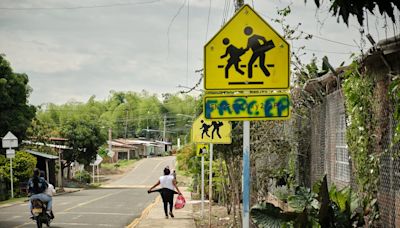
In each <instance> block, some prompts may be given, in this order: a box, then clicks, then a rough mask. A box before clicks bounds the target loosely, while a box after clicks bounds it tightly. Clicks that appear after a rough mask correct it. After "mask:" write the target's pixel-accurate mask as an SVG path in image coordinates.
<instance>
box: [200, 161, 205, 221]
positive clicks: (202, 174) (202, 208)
mask: <svg viewBox="0 0 400 228" xmlns="http://www.w3.org/2000/svg"><path fill="white" fill-rule="evenodd" d="M201 217H202V218H204V155H202V156H201Z"/></svg>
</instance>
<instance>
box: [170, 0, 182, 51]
mask: <svg viewBox="0 0 400 228" xmlns="http://www.w3.org/2000/svg"><path fill="white" fill-rule="evenodd" d="M185 5H186V0H183V2H182V5H181V6H180V7H179V9H178V11H177V12H176V13H175V15H174V16H173V17H172V19H171V21H170V22H169V25H168V30H167V40H168V52H167V53H168V54H167V55H168V57H169V49H170V45H169V43H170V39H169V32H170V30H171V26H172V23H174V21H175V19H176V17H177V16H178V15H179V14H180V13H181V11H182V9H183V7H184V6H185Z"/></svg>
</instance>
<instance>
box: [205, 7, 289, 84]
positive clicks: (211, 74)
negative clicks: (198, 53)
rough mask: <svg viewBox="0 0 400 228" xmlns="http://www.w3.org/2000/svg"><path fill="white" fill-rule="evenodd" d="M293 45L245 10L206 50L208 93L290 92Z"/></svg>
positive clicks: (229, 23)
mask: <svg viewBox="0 0 400 228" xmlns="http://www.w3.org/2000/svg"><path fill="white" fill-rule="evenodd" d="M289 53H290V50H289V44H288V43H287V42H286V41H285V39H283V38H282V37H281V36H280V35H279V34H278V33H277V32H276V31H275V30H274V29H273V28H272V27H271V26H270V25H268V23H267V22H265V21H264V20H263V19H262V18H261V17H260V16H259V15H258V14H257V13H256V12H255V11H254V10H253V9H252V8H251V7H250V6H248V5H245V6H243V7H242V8H241V9H240V10H239V11H238V12H237V13H236V14H235V15H234V16H233V17H232V19H231V20H230V21H228V22H227V23H226V24H225V26H224V27H223V28H222V29H221V30H220V31H219V32H218V33H217V34H216V35H215V36H214V37H213V38H212V39H211V40H210V41H209V42H208V43H207V44H206V45H205V46H204V59H205V61H204V75H205V80H204V88H205V89H206V90H216V91H217V90H260V89H288V88H289V57H290V55H289Z"/></svg>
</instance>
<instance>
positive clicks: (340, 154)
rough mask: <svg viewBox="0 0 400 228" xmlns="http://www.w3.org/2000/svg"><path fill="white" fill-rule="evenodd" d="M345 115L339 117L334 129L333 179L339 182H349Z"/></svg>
mask: <svg viewBox="0 0 400 228" xmlns="http://www.w3.org/2000/svg"><path fill="white" fill-rule="evenodd" d="M345 118H346V117H345V115H344V114H341V115H339V120H338V121H339V122H338V125H337V129H336V161H335V163H336V165H335V178H336V179H338V180H340V181H345V182H349V181H350V165H349V153H348V151H347V145H346V119H345Z"/></svg>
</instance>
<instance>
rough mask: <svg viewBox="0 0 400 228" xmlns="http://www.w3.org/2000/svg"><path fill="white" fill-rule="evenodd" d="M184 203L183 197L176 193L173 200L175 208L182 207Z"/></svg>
mask: <svg viewBox="0 0 400 228" xmlns="http://www.w3.org/2000/svg"><path fill="white" fill-rule="evenodd" d="M185 204H186V200H185V197H183V195H178V198H176V202H175V209H182V208H183V207H184V206H185Z"/></svg>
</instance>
